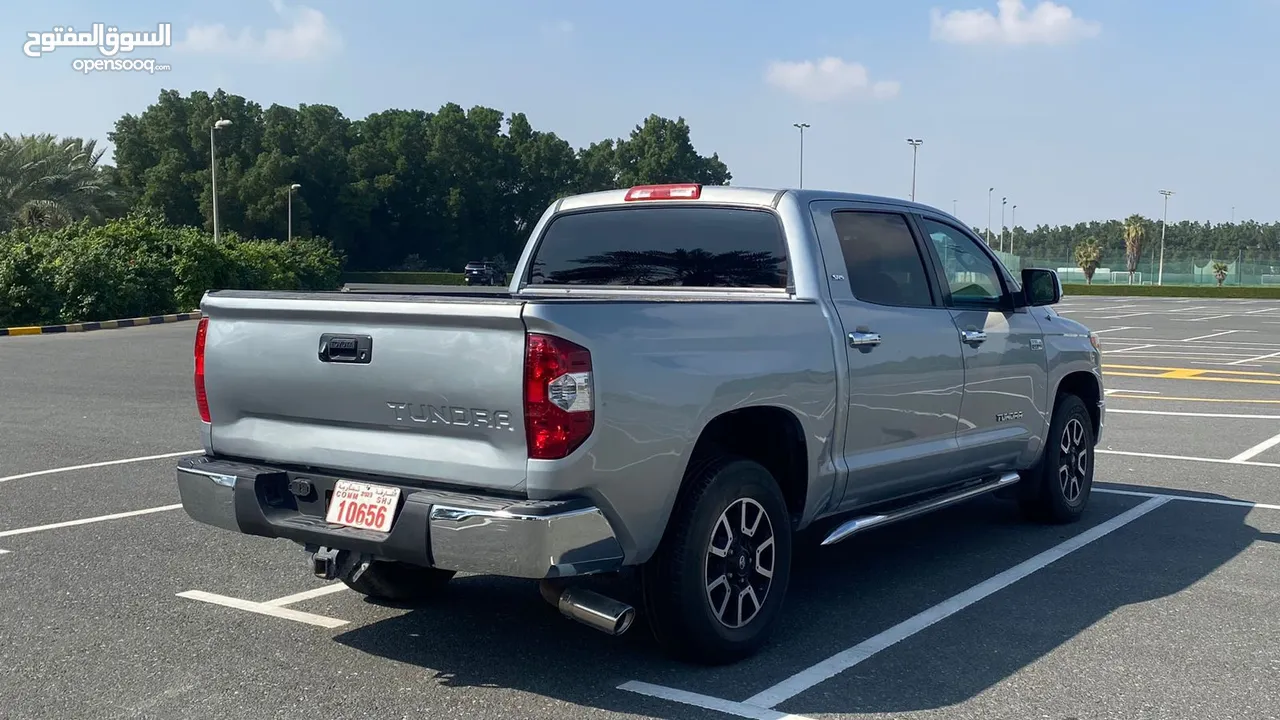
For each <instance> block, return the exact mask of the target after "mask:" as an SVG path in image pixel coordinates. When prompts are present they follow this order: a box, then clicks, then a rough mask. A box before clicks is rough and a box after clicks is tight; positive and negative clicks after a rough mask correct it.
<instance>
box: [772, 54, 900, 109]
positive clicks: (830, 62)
mask: <svg viewBox="0 0 1280 720" xmlns="http://www.w3.org/2000/svg"><path fill="white" fill-rule="evenodd" d="M764 81H765V82H766V83H768V84H769V85H772V86H773V87H776V88H779V89H782V90H786V91H787V92H790V93H792V94H794V95H798V96H800V97H802V98H804V99H806V100H814V101H817V102H826V101H828V100H837V99H840V98H842V97H856V96H871V97H875V98H882V99H883V98H891V97H894V96H895V95H897V94H898V91H899V90H900V89H901V85H900V84H899V83H898V82H897V81H894V80H880V81H878V82H874V83H873V82H871V77H870V75H869V74H868V73H867V69H866V68H865V67H863V66H862V65H861V64H860V63H854V62H846V61H844V60H841V59H840V58H838V57H825V58H822V59H821V60H818V61H817V62H814V61H813V60H805V61H804V62H781V61H779V62H772V63H770V64H769V68H768V69H767V70H766V71H765V75H764Z"/></svg>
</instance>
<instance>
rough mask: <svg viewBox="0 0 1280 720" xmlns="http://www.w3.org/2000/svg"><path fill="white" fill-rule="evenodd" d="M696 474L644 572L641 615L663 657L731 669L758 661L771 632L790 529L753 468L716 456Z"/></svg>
mask: <svg viewBox="0 0 1280 720" xmlns="http://www.w3.org/2000/svg"><path fill="white" fill-rule="evenodd" d="M694 472H695V474H693V475H692V476H690V477H689V478H688V483H689V485H688V487H687V488H685V490H684V491H683V492H682V493H681V498H680V500H679V501H677V503H676V507H675V510H674V511H673V513H672V517H671V524H670V525H669V527H668V530H667V534H666V536H665V537H664V538H663V541H662V545H661V546H660V547H659V548H658V551H657V553H655V554H654V556H653V558H652V559H650V561H649V562H648V563H647V564H646V565H645V566H644V567H643V568H642V571H641V577H642V581H643V589H644V608H645V613H646V615H647V616H648V620H649V626H650V628H651V629H652V630H653V633H654V636H655V637H656V638H657V640H658V642H659V644H660V645H661V646H662V647H663V648H664V649H665V650H666V651H667V652H668V653H670V654H672V655H674V656H676V657H679V658H681V659H684V660H690V661H693V662H698V663H704V664H713V665H714V664H722V663H729V662H734V661H737V660H740V659H742V658H744V657H747V656H749V655H751V654H752V653H754V652H756V651H757V650H758V649H759V648H760V646H761V645H763V644H764V642H765V641H766V640H767V639H768V637H769V634H770V632H771V631H772V630H773V627H774V625H776V621H777V618H778V614H779V612H780V610H781V608H782V603H783V598H784V596H785V595H786V591H787V583H788V581H789V580H790V576H791V521H790V517H789V515H788V513H787V505H786V501H785V500H784V499H783V496H782V492H781V490H780V489H779V488H778V483H777V481H775V480H774V478H773V476H772V475H771V474H770V473H769V471H768V470H767V469H765V468H764V467H763V466H762V465H760V464H759V463H756V462H754V461H751V460H745V459H740V458H734V457H730V456H725V455H720V456H717V457H715V458H713V459H711V460H710V461H708V462H705V463H700V467H699V469H697V470H695V471H694Z"/></svg>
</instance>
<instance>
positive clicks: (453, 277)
mask: <svg viewBox="0 0 1280 720" xmlns="http://www.w3.org/2000/svg"><path fill="white" fill-rule="evenodd" d="M462 277H463V276H462V273H445V272H349V273H343V275H342V282H344V283H381V284H384V285H461V284H463V283H462Z"/></svg>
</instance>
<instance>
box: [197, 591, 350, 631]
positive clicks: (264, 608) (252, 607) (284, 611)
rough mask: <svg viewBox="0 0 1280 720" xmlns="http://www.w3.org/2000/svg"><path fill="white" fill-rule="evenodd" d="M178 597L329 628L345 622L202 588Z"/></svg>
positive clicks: (339, 625) (340, 625)
mask: <svg viewBox="0 0 1280 720" xmlns="http://www.w3.org/2000/svg"><path fill="white" fill-rule="evenodd" d="M178 597H180V598H187V599H188V600H199V601H200V602H207V603H211V604H213V605H221V606H223V607H229V608H235V609H237V610H246V611H248V612H251V613H257V614H259V615H269V616H271V617H277V618H283V619H285V620H292V621H294V622H300V623H306V624H307V625H316V626H318V627H322V628H329V629H331V630H332V629H333V628H336V627H342V626H343V625H346V624H347V621H346V620H339V619H337V618H331V617H325V616H324V615H314V614H312V613H307V612H302V611H301V610H291V609H289V608H286V607H279V606H277V605H268V604H267V603H260V602H253V601H252V600H242V599H240V598H234V597H227V596H226V595H216V594H214V593H208V592H204V591H202V590H187V591H185V592H180V593H178Z"/></svg>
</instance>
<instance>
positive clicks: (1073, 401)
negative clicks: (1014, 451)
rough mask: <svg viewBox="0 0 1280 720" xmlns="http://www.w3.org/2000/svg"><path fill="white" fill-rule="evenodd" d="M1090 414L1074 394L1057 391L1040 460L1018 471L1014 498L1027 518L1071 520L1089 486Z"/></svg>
mask: <svg viewBox="0 0 1280 720" xmlns="http://www.w3.org/2000/svg"><path fill="white" fill-rule="evenodd" d="M1094 442H1095V441H1094V433H1093V418H1092V417H1090V415H1089V409H1088V408H1087V407H1086V406H1085V404H1084V401H1083V400H1081V399H1080V398H1079V397H1078V396H1076V395H1069V394H1063V395H1059V396H1058V398H1057V402H1056V403H1055V404H1054V409H1053V419H1052V420H1051V421H1050V423H1049V434H1048V436H1046V437H1045V446H1044V451H1043V452H1042V453H1041V455H1040V461H1039V462H1038V463H1036V466H1035V467H1034V468H1032V469H1031V470H1028V471H1025V472H1023V473H1022V480H1021V482H1019V483H1018V485H1020V486H1022V487H1021V488H1020V492H1019V494H1018V502H1019V504H1020V505H1021V507H1022V510H1023V512H1024V513H1025V514H1026V515H1027V516H1028V517H1029V518H1031V519H1033V520H1036V521H1039V522H1046V523H1054V524H1064V523H1073V522H1075V521H1077V520H1079V519H1080V517H1081V516H1082V515H1083V514H1084V510H1085V508H1086V507H1087V506H1088V504H1089V495H1090V493H1091V491H1092V490H1093V468H1094Z"/></svg>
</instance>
